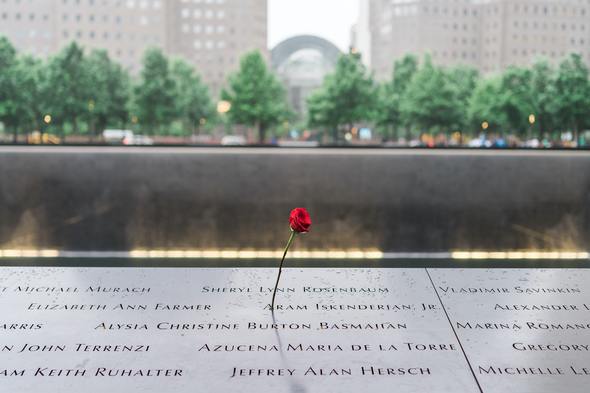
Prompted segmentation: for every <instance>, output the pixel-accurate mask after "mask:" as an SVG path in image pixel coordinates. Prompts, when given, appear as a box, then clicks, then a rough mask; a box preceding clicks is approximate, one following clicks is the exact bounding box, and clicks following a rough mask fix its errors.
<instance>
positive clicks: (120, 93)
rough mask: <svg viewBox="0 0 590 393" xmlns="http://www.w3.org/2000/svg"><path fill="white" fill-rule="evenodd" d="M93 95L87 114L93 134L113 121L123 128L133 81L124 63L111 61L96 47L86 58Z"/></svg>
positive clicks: (115, 125) (116, 125)
mask: <svg viewBox="0 0 590 393" xmlns="http://www.w3.org/2000/svg"><path fill="white" fill-rule="evenodd" d="M86 64H87V71H88V78H87V82H88V83H89V86H90V98H89V100H88V105H87V107H86V110H85V117H86V118H87V121H88V123H89V124H90V131H91V133H92V135H94V136H96V135H98V134H100V133H101V132H102V131H104V130H105V129H106V128H107V126H109V125H111V126H113V127H116V128H124V126H125V125H126V123H127V121H128V119H129V107H128V106H129V100H130V98H131V81H130V78H129V75H128V74H127V73H126V72H125V71H124V70H123V69H122V67H121V66H120V65H119V64H117V63H114V62H113V61H111V59H110V58H109V56H108V54H107V52H106V51H102V50H100V51H93V52H92V53H90V56H88V59H87V61H86Z"/></svg>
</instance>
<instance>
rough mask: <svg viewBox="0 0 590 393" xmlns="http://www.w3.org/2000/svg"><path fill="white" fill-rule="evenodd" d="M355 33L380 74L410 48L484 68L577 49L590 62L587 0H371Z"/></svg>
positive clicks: (493, 68) (490, 69)
mask: <svg viewBox="0 0 590 393" xmlns="http://www.w3.org/2000/svg"><path fill="white" fill-rule="evenodd" d="M354 36H355V42H354V43H353V45H354V46H356V47H357V49H358V50H360V51H361V52H362V53H363V58H364V60H365V61H366V62H367V64H368V65H369V66H370V67H371V68H372V69H373V70H374V71H375V73H376V75H377V76H378V77H380V78H386V77H389V76H390V72H391V69H392V64H393V62H394V61H395V60H396V59H399V58H401V57H403V56H404V55H405V54H408V53H415V54H418V55H421V54H424V53H430V54H431V56H432V58H433V60H434V62H435V63H437V64H440V65H447V66H448V65H456V64H467V65H471V66H474V67H476V68H477V69H479V70H480V71H481V72H483V73H489V72H494V71H500V70H503V69H505V68H506V67H507V66H509V65H528V64H530V63H531V62H532V61H534V59H535V58H538V57H546V58H547V59H549V60H551V61H553V62H557V61H558V60H559V59H561V58H562V57H564V56H566V55H567V54H569V53H572V52H573V53H580V54H581V55H582V56H583V58H584V59H585V60H586V61H587V62H590V0H518V1H515V0H366V1H361V11H360V19H359V22H358V24H357V26H356V27H355V35H354Z"/></svg>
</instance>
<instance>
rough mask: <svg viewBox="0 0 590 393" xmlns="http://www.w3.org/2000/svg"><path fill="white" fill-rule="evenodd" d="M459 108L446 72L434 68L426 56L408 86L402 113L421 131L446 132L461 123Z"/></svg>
mask: <svg viewBox="0 0 590 393" xmlns="http://www.w3.org/2000/svg"><path fill="white" fill-rule="evenodd" d="M459 105H460V101H459V99H458V97H457V92H456V91H455V89H454V88H453V87H452V86H451V84H450V83H449V80H448V78H447V76H446V74H445V72H444V71H443V70H442V69H441V68H439V67H436V66H434V65H433V64H432V61H431V59H430V57H429V56H427V57H426V58H425V60H424V65H423V66H422V67H421V68H420V70H418V72H417V73H416V74H415V75H414V77H413V78H412V80H411V81H410V84H409V85H408V87H407V91H406V93H405V95H404V100H403V101H402V103H401V113H402V116H403V117H404V118H405V119H406V120H407V121H408V122H409V123H411V124H412V125H414V126H417V127H419V128H420V129H421V131H422V132H426V131H431V130H434V129H436V131H438V132H446V131H449V130H450V129H451V128H452V127H454V126H455V125H457V124H459V123H460V121H461V114H460V112H459Z"/></svg>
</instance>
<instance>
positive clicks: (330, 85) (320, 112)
mask: <svg viewBox="0 0 590 393" xmlns="http://www.w3.org/2000/svg"><path fill="white" fill-rule="evenodd" d="M376 93H377V91H376V87H375V84H374V83H373V79H372V78H371V76H370V75H368V72H367V70H366V68H365V66H364V65H363V63H362V62H361V57H360V55H358V54H356V53H351V54H348V55H343V56H341V57H340V59H339V60H338V63H337V65H336V70H335V72H334V73H333V74H330V75H328V76H327V77H326V78H325V80H324V84H323V86H322V87H321V88H320V89H319V90H318V91H317V92H316V93H314V94H313V95H312V96H311V97H310V98H309V101H308V111H309V114H308V118H309V122H310V125H312V126H320V127H327V128H329V129H331V130H332V135H333V139H334V142H338V139H339V133H340V132H339V131H340V130H339V128H340V127H341V126H346V130H347V131H349V130H351V129H352V127H353V126H354V124H355V123H356V122H360V121H363V120H369V119H372V118H374V117H375V113H374V110H375V104H376V95H377V94H376Z"/></svg>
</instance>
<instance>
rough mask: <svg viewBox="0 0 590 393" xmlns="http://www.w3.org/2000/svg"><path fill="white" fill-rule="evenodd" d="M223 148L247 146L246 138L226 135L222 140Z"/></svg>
mask: <svg viewBox="0 0 590 393" xmlns="http://www.w3.org/2000/svg"><path fill="white" fill-rule="evenodd" d="M221 145H222V146H245V145H246V138H245V137H243V136H242V135H226V136H224V137H223V138H221Z"/></svg>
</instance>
